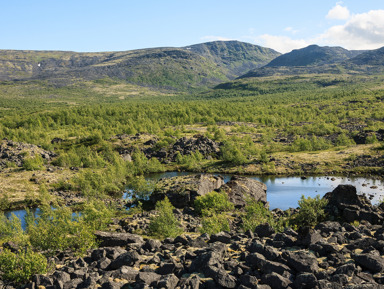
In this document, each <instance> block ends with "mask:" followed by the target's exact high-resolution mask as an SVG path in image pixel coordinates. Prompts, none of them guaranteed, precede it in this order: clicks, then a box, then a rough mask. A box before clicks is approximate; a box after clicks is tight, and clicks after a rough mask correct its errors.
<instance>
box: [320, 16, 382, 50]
mask: <svg viewBox="0 0 384 289" xmlns="http://www.w3.org/2000/svg"><path fill="white" fill-rule="evenodd" d="M321 38H322V39H323V42H324V43H326V44H328V45H340V46H342V47H345V48H347V49H376V48H379V47H382V46H384V10H371V11H369V12H367V13H362V14H356V15H352V16H351V18H350V19H349V20H348V21H347V22H346V23H345V24H344V25H337V26H333V27H331V28H329V29H328V30H327V31H326V32H325V33H324V34H323V35H321Z"/></svg>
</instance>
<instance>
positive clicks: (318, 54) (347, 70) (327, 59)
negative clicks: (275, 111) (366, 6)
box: [240, 45, 384, 78]
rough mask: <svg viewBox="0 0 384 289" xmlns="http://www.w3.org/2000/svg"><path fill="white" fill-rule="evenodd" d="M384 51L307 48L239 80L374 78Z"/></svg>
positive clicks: (381, 61) (382, 59) (380, 69)
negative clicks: (308, 76) (314, 76)
mask: <svg viewBox="0 0 384 289" xmlns="http://www.w3.org/2000/svg"><path fill="white" fill-rule="evenodd" d="M383 54H384V48H380V49H376V50H370V51H361V50H354V51H349V50H346V49H344V48H341V47H327V46H326V47H320V46H317V45H310V46H308V47H305V48H302V49H297V50H293V51H292V52H290V53H286V54H284V55H281V56H279V57H277V58H275V59H273V60H272V61H271V62H270V63H268V64H267V65H265V66H263V67H261V68H256V69H253V70H251V71H249V72H248V73H246V74H245V75H243V76H241V77H240V78H247V77H264V76H281V75H300V74H301V75H302V74H324V73H326V74H342V73H343V74H373V73H381V72H382V71H383V68H384V66H383V64H384V58H383Z"/></svg>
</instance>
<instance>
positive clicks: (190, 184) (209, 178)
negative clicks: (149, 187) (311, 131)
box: [150, 174, 224, 208]
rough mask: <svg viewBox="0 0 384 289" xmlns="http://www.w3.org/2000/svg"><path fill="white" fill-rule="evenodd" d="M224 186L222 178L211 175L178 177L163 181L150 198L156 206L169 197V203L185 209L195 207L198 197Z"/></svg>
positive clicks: (158, 184)
mask: <svg viewBox="0 0 384 289" xmlns="http://www.w3.org/2000/svg"><path fill="white" fill-rule="evenodd" d="M223 184H224V180H223V178H222V177H220V176H213V175H210V174H198V175H189V176H177V177H173V178H166V179H161V180H160V181H159V182H158V183H157V184H156V188H155V190H154V191H153V193H152V194H151V196H150V201H151V202H152V203H153V204H156V202H157V201H160V200H163V199H164V198H165V197H168V199H169V201H170V202H171V203H172V205H173V206H175V207H176V208H184V207H187V206H191V205H193V202H194V200H195V199H196V197H198V196H204V195H205V194H207V193H209V192H212V191H214V190H217V189H219V188H220V187H221V186H222V185H223Z"/></svg>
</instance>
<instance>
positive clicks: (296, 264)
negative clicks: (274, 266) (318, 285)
mask: <svg viewBox="0 0 384 289" xmlns="http://www.w3.org/2000/svg"><path fill="white" fill-rule="evenodd" d="M283 257H284V258H285V259H286V260H287V263H288V265H289V267H291V268H293V269H294V270H296V272H300V273H302V272H309V273H314V272H317V270H318V269H319V266H318V263H317V260H316V257H315V256H313V255H312V254H311V253H309V252H307V251H302V250H301V251H296V252H288V251H286V252H284V253H283Z"/></svg>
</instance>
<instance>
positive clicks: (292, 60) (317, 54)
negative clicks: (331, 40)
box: [266, 45, 363, 67]
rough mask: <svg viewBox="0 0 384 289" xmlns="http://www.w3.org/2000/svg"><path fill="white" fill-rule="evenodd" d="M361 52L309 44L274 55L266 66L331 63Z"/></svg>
mask: <svg viewBox="0 0 384 289" xmlns="http://www.w3.org/2000/svg"><path fill="white" fill-rule="evenodd" d="M362 52H363V51H358V50H354V51H350V50H347V49H344V48H342V47H329V46H324V47H320V46H318V45H310V46H307V47H305V48H302V49H295V50H292V51H291V52H289V53H286V54H283V55H281V56H279V57H276V58H275V59H273V60H272V61H271V62H270V63H268V64H267V65H266V66H267V67H275V66H310V65H324V64H333V63H337V62H342V61H344V60H347V59H350V58H352V57H355V56H356V55H358V54H360V53H362Z"/></svg>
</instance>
